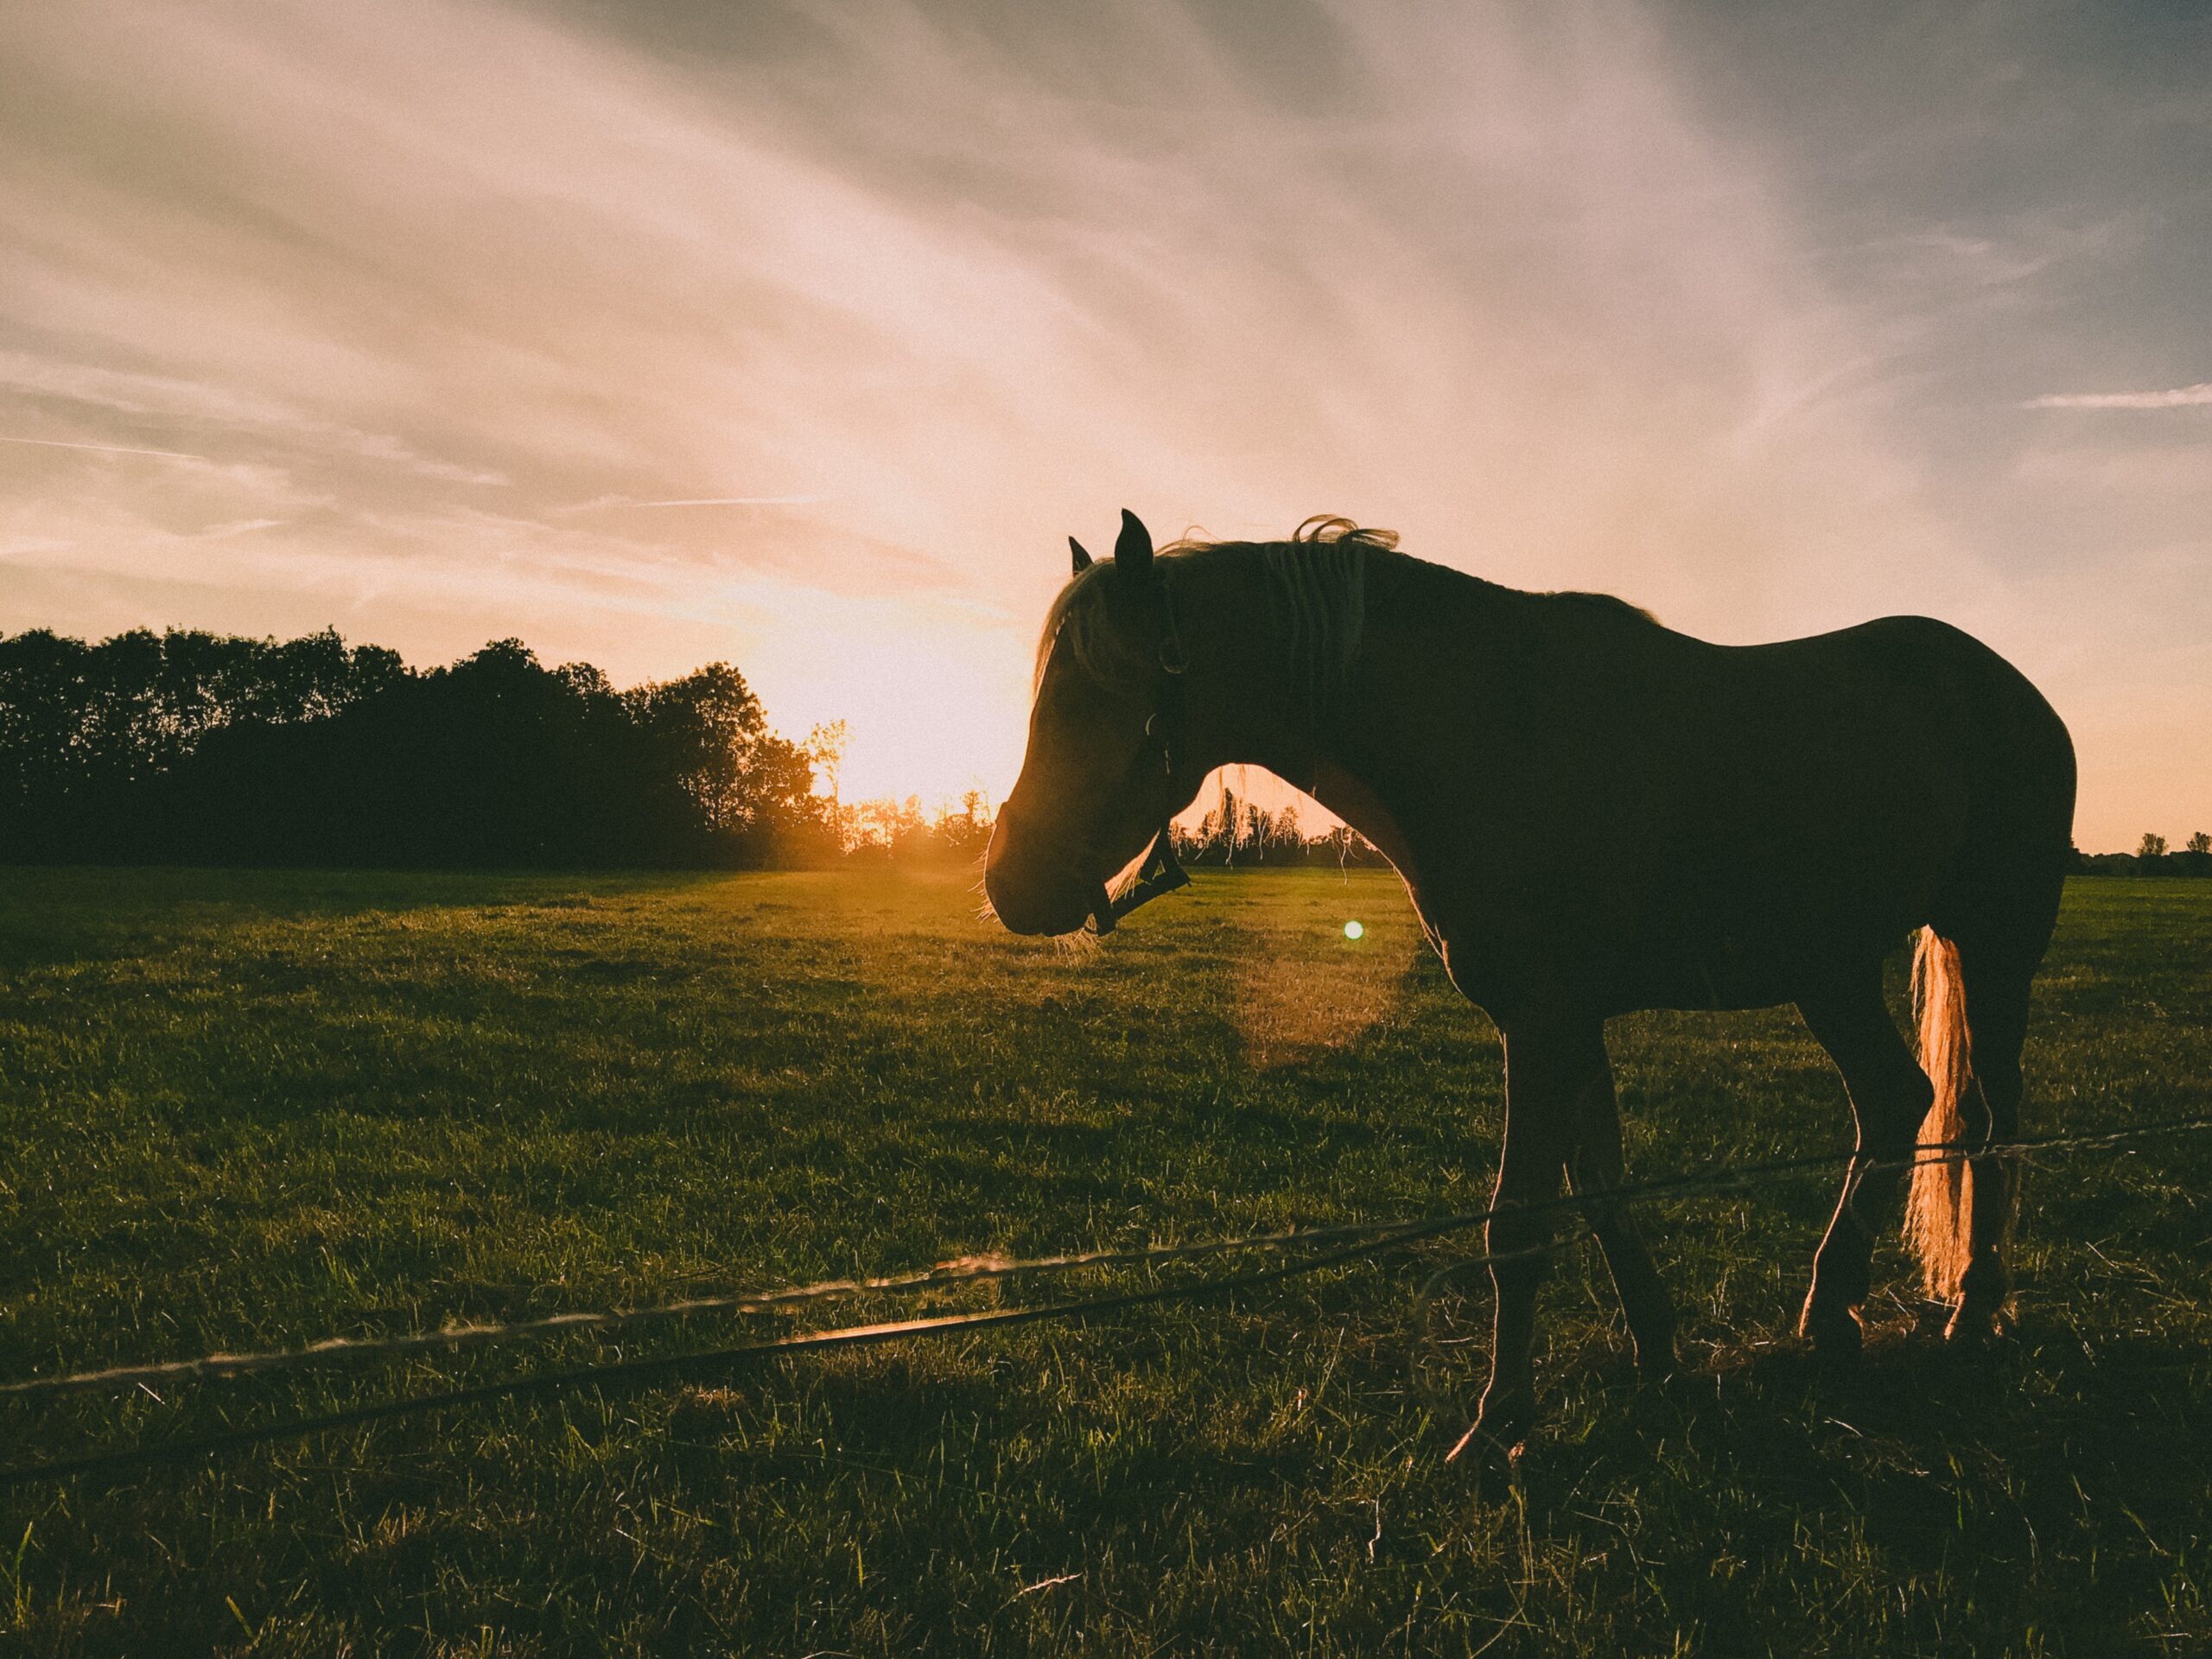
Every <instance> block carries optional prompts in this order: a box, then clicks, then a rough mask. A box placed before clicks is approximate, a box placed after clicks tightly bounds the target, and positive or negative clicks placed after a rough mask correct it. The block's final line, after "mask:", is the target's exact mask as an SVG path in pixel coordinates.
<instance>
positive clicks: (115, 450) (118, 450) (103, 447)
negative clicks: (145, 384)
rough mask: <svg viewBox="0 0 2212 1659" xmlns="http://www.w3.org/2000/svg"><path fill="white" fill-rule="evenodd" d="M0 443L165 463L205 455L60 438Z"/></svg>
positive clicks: (0, 439)
mask: <svg viewBox="0 0 2212 1659" xmlns="http://www.w3.org/2000/svg"><path fill="white" fill-rule="evenodd" d="M0 443H28V444H32V445H35V447H37V448H41V449H87V450H91V451H93V452H95V453H97V454H103V455H159V456H161V457H162V459H164V460H166V461H205V460H207V456H205V455H193V454H186V453H185V452H184V451H182V450H181V449H138V448H132V447H131V446H130V445H128V444H122V443H71V442H67V441H66V440H64V439H61V438H16V437H6V436H0Z"/></svg>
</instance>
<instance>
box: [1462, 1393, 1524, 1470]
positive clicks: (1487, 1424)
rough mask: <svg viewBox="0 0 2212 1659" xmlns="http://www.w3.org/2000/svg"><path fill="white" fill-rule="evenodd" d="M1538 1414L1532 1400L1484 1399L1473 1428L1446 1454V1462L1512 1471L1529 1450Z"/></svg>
mask: <svg viewBox="0 0 2212 1659" xmlns="http://www.w3.org/2000/svg"><path fill="white" fill-rule="evenodd" d="M1535 1414H1536V1413H1535V1402H1534V1401H1533V1400H1530V1399H1527V1398H1524V1397H1516V1396H1510V1395H1509V1396H1507V1397H1506V1398H1504V1399H1503V1400H1501V1399H1497V1398H1496V1397H1492V1398H1489V1399H1485V1400H1484V1402H1483V1403H1482V1409H1481V1410H1480V1411H1478V1412H1477V1413H1476V1414H1475V1421H1474V1423H1473V1425H1472V1427H1470V1428H1469V1429H1468V1430H1467V1432H1466V1433H1464V1434H1462V1435H1461V1436H1460V1437H1459V1443H1458V1444H1457V1445H1455V1446H1452V1449H1451V1450H1450V1451H1449V1452H1446V1453H1445V1454H1444V1461H1445V1462H1446V1463H1455V1462H1457V1461H1459V1459H1461V1458H1463V1457H1464V1458H1465V1459H1467V1460H1468V1461H1469V1462H1470V1463H1471V1464H1473V1465H1474V1466H1475V1467H1476V1468H1477V1470H1478V1471H1484V1470H1492V1469H1504V1468H1509V1467H1510V1465H1511V1464H1512V1462H1513V1460H1514V1459H1516V1458H1518V1457H1519V1456H1520V1455H1521V1453H1522V1451H1524V1450H1525V1449H1526V1448H1527V1446H1528V1442H1529V1425H1530V1424H1531V1422H1533V1421H1535Z"/></svg>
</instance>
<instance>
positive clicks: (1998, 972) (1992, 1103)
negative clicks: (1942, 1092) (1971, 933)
mask: <svg viewBox="0 0 2212 1659" xmlns="http://www.w3.org/2000/svg"><path fill="white" fill-rule="evenodd" d="M1960 968H1961V973H1962V975H1963V977H1964V978H1965V981H1966V1019H1967V1031H1968V1032H1969V1033H1971V1044H1972V1050H1971V1058H1970V1067H1971V1071H1970V1077H1971V1080H1972V1090H1973V1094H1974V1096H1975V1097H1976V1098H1975V1103H1976V1104H1978V1105H1979V1106H1980V1113H1979V1114H1978V1116H1979V1117H1980V1122H1979V1123H1978V1124H1975V1125H1973V1126H1971V1128H1970V1133H1969V1138H1974V1139H1978V1138H1980V1135H1975V1134H1974V1133H1973V1131H1974V1130H1980V1131H1981V1132H1982V1133H1983V1134H1986V1139H1987V1140H1989V1141H1994V1142H1999V1143H2003V1142H2005V1141H2015V1140H2018V1138H2019V1133H2020V1103H2021V1097H2022V1096H2023V1095H2024V1092H2025V1084H2024V1080H2023V1077H2022V1075H2021V1071H2020V1051H2021V1048H2022V1047H2023V1046H2024V1043H2025V1041H2026V1039H2027V1026H2028V1000H2029V988H2030V983H2031V979H2032V977H2033V975H2034V972H2035V964H2034V963H2033V962H2031V961H2026V962H2024V961H2023V960H2022V959H2021V958H2020V957H2019V956H2018V954H2016V953H2010V952H2007V953H2001V954H2000V953H1998V952H1994V951H1991V950H1976V949H1975V948H1974V946H1973V945H1972V944H1971V943H1969V944H1965V945H1962V946H1961V951H1960ZM2020 1173H2021V1159H2020V1154H2018V1153H2017V1152H1990V1153H1977V1154H1974V1155H1973V1156H1972V1157H1970V1158H1968V1159H1967V1160H1966V1173H1965V1175H1964V1178H1963V1179H1962V1181H1961V1189H1962V1190H1961V1192H1960V1198H1961V1200H1962V1202H1963V1205H1964V1208H1965V1216H1964V1218H1963V1221H1962V1223H1961V1226H1960V1231H1961V1235H1962V1236H1963V1238H1964V1243H1965V1259H1966V1265H1965V1269H1964V1271H1963V1272H1962V1273H1961V1274H1960V1277H1959V1297H1958V1306H1957V1308H1956V1310H1955V1312H1954V1313H1952V1315H1951V1321H1950V1325H1949V1326H1948V1329H1947V1330H1946V1332H1945V1334H1946V1335H1947V1336H1948V1337H1949V1338H1951V1339H1953V1340H1954V1341H1967V1342H1974V1341H1979V1340H1982V1339H1985V1338H1987V1337H1989V1336H1990V1335H1991V1334H1993V1332H1996V1331H1997V1330H1999V1328H2001V1327H2002V1325H2003V1324H2004V1323H2005V1319H2007V1318H2008V1317H2009V1304H2010V1302H2011V1300H2012V1233H2013V1224H2014V1222H2015V1220H2016V1219H2017V1218H2018V1214H2019V1206H2020Z"/></svg>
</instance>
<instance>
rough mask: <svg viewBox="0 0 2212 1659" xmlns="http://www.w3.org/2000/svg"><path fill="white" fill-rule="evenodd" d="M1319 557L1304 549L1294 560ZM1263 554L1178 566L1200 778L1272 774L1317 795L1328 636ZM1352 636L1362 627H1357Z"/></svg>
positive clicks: (1251, 550) (1252, 551)
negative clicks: (1259, 769)
mask: <svg viewBox="0 0 2212 1659" xmlns="http://www.w3.org/2000/svg"><path fill="white" fill-rule="evenodd" d="M1318 551H1319V550H1315V549H1306V548H1300V549H1296V550H1293V552H1292V553H1291V554H1290V555H1289V556H1290V557H1291V558H1293V559H1299V558H1306V557H1310V556H1313V554H1314V553H1315V552H1318ZM1268 558H1269V553H1268V549H1267V548H1266V547H1265V546H1264V545H1251V544H1238V545H1232V546H1225V547H1217V548H1205V549H1200V550H1196V551H1193V552H1192V553H1189V554H1186V555H1184V556H1182V557H1180V558H1179V559H1178V560H1177V561H1176V563H1177V564H1178V565H1179V566H1180V567H1181V568H1180V569H1179V570H1178V571H1177V573H1176V575H1177V578H1178V580H1177V582H1176V590H1177V607H1178V610H1179V613H1180V626H1181V629H1182V632H1183V635H1184V641H1185V646H1186V647H1187V650H1188V654H1189V658H1190V663H1191V668H1190V675H1191V681H1190V709H1191V714H1190V721H1191V733H1190V745H1191V754H1192V760H1193V761H1194V762H1195V763H1196V764H1195V765H1194V766H1193V767H1192V773H1193V775H1194V776H1196V777H1200V778H1203V777H1204V776H1205V775H1206V773H1208V772H1211V771H1212V770H1213V769H1214V768H1215V767H1217V766H1264V767H1266V768H1267V769H1268V771H1269V772H1274V774H1275V775H1276V776H1277V777H1279V778H1282V779H1287V781H1289V782H1291V783H1293V784H1295V785H1299V786H1300V787H1301V788H1310V787H1311V786H1312V784H1313V773H1314V767H1315V765H1316V762H1317V760H1318V759H1319V753H1320V748H1321V732H1320V730H1319V728H1320V726H1321V725H1322V724H1323V723H1325V720H1326V718H1327V715H1328V712H1329V711H1328V709H1327V707H1326V704H1327V697H1326V695H1325V691H1324V690H1321V689H1320V687H1321V683H1322V680H1323V679H1324V678H1325V676H1326V665H1325V664H1319V663H1317V661H1316V660H1315V652H1317V650H1321V649H1325V648H1326V645H1327V639H1326V635H1325V632H1323V631H1319V630H1317V629H1316V628H1315V627H1314V626H1313V619H1312V617H1311V616H1310V615H1306V616H1305V617H1303V619H1302V620H1301V613H1300V608H1299V607H1298V605H1297V604H1296V602H1295V601H1296V599H1297V597H1298V596H1297V594H1295V593H1294V591H1290V590H1287V588H1286V585H1285V583H1284V582H1283V581H1282V580H1281V573H1280V571H1279V570H1271V569H1270V567H1269V564H1268ZM1346 625H1347V626H1357V620H1356V618H1355V619H1353V620H1351V621H1349V622H1348V623H1347V624H1346Z"/></svg>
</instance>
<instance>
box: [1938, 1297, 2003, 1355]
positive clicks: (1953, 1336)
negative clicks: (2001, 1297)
mask: <svg viewBox="0 0 2212 1659" xmlns="http://www.w3.org/2000/svg"><path fill="white" fill-rule="evenodd" d="M2011 1331H2012V1321H2011V1320H2009V1319H2006V1318H2005V1312H2004V1310H2003V1309H2002V1308H1995V1307H1968V1306H1965V1305H1964V1304H1961V1306H1959V1308H1958V1310H1957V1311H1956V1312H1955V1313H1953V1314H1952V1315H1951V1321H1950V1323H1949V1324H1948V1325H1945V1326H1944V1327H1943V1340H1944V1341H1945V1342H1947V1343H1948V1344H1950V1345H1951V1346H1952V1347H1954V1348H1955V1349H1958V1350H1960V1351H1962V1352H1967V1353H1973V1352H1976V1351H1980V1350H1981V1349H1984V1348H1987V1347H1991V1346H1993V1344H1995V1343H1996V1342H1997V1341H1998V1340H1999V1338H2002V1337H2005V1336H2007V1335H2009V1334H2010V1333H2011Z"/></svg>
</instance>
